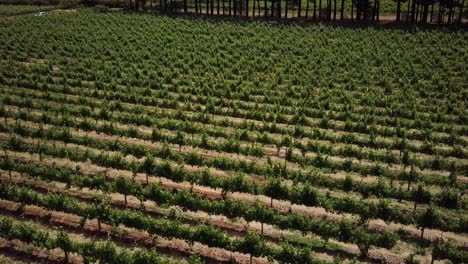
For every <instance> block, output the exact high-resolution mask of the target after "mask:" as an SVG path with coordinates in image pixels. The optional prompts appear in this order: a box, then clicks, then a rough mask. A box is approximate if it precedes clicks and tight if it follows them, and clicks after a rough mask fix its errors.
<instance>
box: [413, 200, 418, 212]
mask: <svg viewBox="0 0 468 264" xmlns="http://www.w3.org/2000/svg"><path fill="white" fill-rule="evenodd" d="M416 207H418V202H416V201H415V202H414V208H413V211H416Z"/></svg>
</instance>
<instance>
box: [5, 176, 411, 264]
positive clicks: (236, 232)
mask: <svg viewBox="0 0 468 264" xmlns="http://www.w3.org/2000/svg"><path fill="white" fill-rule="evenodd" d="M0 173H1V170H0ZM0 179H1V180H3V181H9V176H7V172H5V173H4V174H3V175H1V174H0ZM12 181H13V182H14V183H16V184H23V185H27V186H30V187H31V188H33V189H35V190H38V191H39V192H42V193H47V192H48V191H51V192H54V193H62V194H65V195H68V196H71V197H74V198H77V199H79V200H80V201H83V202H85V203H87V204H91V203H92V201H93V198H94V197H95V196H96V195H103V193H102V192H101V191H93V190H89V189H86V188H84V189H79V188H75V187H71V188H68V189H67V187H66V184H64V183H61V182H55V181H51V182H47V183H45V182H41V181H37V180H32V179H28V178H24V175H23V177H22V176H21V175H20V173H17V172H12ZM105 196H106V197H108V198H109V199H110V203H111V204H112V205H113V206H114V207H116V208H122V209H125V208H129V209H134V210H143V211H144V212H148V213H157V214H164V215H166V216H167V215H169V214H170V213H171V209H175V210H176V213H177V215H178V216H183V219H194V222H197V223H202V224H207V225H212V226H214V227H217V228H221V229H223V230H225V231H226V232H227V233H228V234H230V235H233V236H235V237H243V236H244V235H245V234H246V233H247V231H249V232H254V233H257V234H259V235H262V236H264V237H265V238H266V239H267V240H270V241H272V243H273V244H272V243H270V245H273V246H275V247H280V245H279V244H278V243H279V242H281V241H283V240H284V239H286V240H288V239H290V238H293V237H303V238H305V239H320V240H322V239H321V238H320V237H319V236H316V235H314V234H307V235H306V236H304V235H303V234H301V233H300V232H299V231H292V230H281V229H277V228H276V227H274V226H272V225H269V224H264V226H263V234H262V233H261V230H262V227H261V223H259V222H256V221H251V222H248V221H245V220H244V219H236V220H237V222H233V221H232V220H230V219H229V218H227V217H225V216H223V215H213V214H208V213H205V212H203V211H197V212H193V211H184V210H181V208H180V207H178V206H171V207H170V208H169V209H166V208H161V207H158V206H157V204H156V203H155V202H153V201H144V203H143V204H144V208H141V203H140V201H139V200H138V198H136V197H134V196H132V195H128V196H127V205H125V203H124V196H123V195H122V194H120V193H109V194H105ZM192 221H193V220H192ZM189 224H191V223H189ZM329 241H330V243H333V244H336V245H338V246H339V248H340V249H338V251H334V252H332V251H330V252H328V253H325V252H314V253H315V256H316V257H318V258H320V259H322V260H332V259H333V257H332V256H331V255H330V254H333V253H335V254H338V255H340V257H341V258H342V260H349V259H353V258H355V257H358V256H359V254H360V252H359V249H358V247H357V246H356V245H354V244H350V243H344V242H340V241H337V240H334V239H330V240H329ZM399 246H400V247H408V246H409V245H408V244H404V243H400V245H399ZM343 258H344V259H343ZM368 259H369V260H370V261H386V262H387V263H398V262H394V261H396V260H400V261H401V260H402V259H399V258H398V255H395V254H393V255H392V253H389V252H386V251H384V252H382V251H381V250H380V249H371V250H370V251H369V256H368ZM392 260H393V262H392Z"/></svg>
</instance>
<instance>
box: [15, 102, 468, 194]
mask: <svg viewBox="0 0 468 264" xmlns="http://www.w3.org/2000/svg"><path fill="white" fill-rule="evenodd" d="M36 114H37V115H40V114H42V111H38V112H37V113H36ZM7 120H8V122H15V121H16V119H13V118H7ZM76 120H77V121H82V120H83V119H81V118H76ZM107 123H108V122H104V121H97V124H99V125H104V124H107ZM22 124H24V125H26V126H28V127H30V128H37V126H38V124H37V123H34V122H30V121H22ZM113 125H114V126H115V127H116V128H119V129H128V128H130V126H128V125H126V124H120V123H113ZM43 127H44V128H49V127H56V126H52V125H44V126H43ZM134 128H135V129H137V130H138V131H139V132H140V133H142V134H146V135H147V136H151V133H152V128H149V127H145V126H138V127H134ZM72 130H74V129H72ZM78 131H81V130H78ZM160 131H165V132H166V135H170V136H173V137H174V136H175V135H176V133H175V132H173V131H170V130H166V129H164V130H160ZM89 133H92V132H86V131H81V134H76V135H78V136H85V135H88V134H89ZM100 135H103V137H105V136H106V135H105V134H103V133H99V134H98V136H100ZM185 135H186V136H187V137H188V135H187V134H185ZM110 137H112V138H113V140H114V139H115V138H118V139H120V138H121V137H120V136H110ZM197 139H200V140H201V137H200V138H198V136H197ZM132 140H136V141H138V139H134V138H132ZM143 142H145V144H146V142H149V141H146V140H143ZM217 143H218V144H219V142H217ZM152 144H153V143H152ZM160 144H161V143H160ZM250 145H251V144H248V143H242V144H241V146H242V147H248V146H250ZM161 146H162V145H161ZM184 147H185V148H189V149H190V150H196V151H197V152H199V153H200V154H201V155H204V157H206V158H214V157H219V153H224V155H225V157H226V158H231V159H232V158H235V159H239V160H245V161H249V162H251V161H255V162H256V163H258V164H261V165H264V166H266V161H265V159H263V158H257V157H254V156H245V155H243V154H237V153H229V152H217V151H210V150H206V149H200V148H193V147H188V146H184ZM263 151H264V153H266V154H267V155H268V156H269V157H270V158H271V159H272V160H273V161H276V162H278V163H279V164H282V163H284V162H285V161H284V157H285V155H286V154H285V153H286V149H285V148H282V149H281V151H280V153H279V154H280V155H278V153H277V150H276V148H268V147H265V148H264V150H263ZM294 152H295V154H296V155H301V154H300V151H299V150H297V149H296V150H295V151H294ZM298 152H299V153H298ZM308 156H309V158H314V157H316V156H317V155H316V154H315V153H310V152H309V155H308ZM326 157H327V158H329V159H330V160H333V161H335V162H344V161H346V160H351V161H352V162H353V164H355V165H361V164H362V163H364V165H367V166H371V165H373V164H375V162H372V161H367V160H361V161H358V160H356V159H348V158H341V157H337V156H326ZM285 164H287V166H288V169H289V170H293V171H301V172H303V173H309V171H308V170H306V169H305V168H304V167H301V166H300V165H298V164H296V163H293V162H288V161H287V162H286V163H285ZM380 164H381V165H384V166H385V163H380ZM388 168H389V169H390V171H392V172H393V173H399V172H401V171H402V170H403V168H402V166H401V165H395V164H393V165H392V166H388ZM311 169H316V168H311ZM409 170H410V167H409V166H408V167H407V168H406V171H407V172H408V171H409ZM419 173H421V174H423V175H437V176H440V177H448V175H449V172H447V171H433V170H430V169H425V170H420V171H419ZM348 174H349V175H350V176H351V177H353V178H355V179H356V180H358V181H361V182H367V183H371V182H377V181H378V177H377V176H371V175H368V176H362V175H360V174H357V173H347V172H345V171H338V172H337V173H324V175H327V176H330V177H333V178H336V179H344V178H345V176H346V175H348ZM457 178H458V179H459V180H460V181H462V182H464V183H468V177H466V176H463V175H457ZM400 183H401V184H404V182H403V181H400ZM431 188H432V189H431V190H432V191H440V189H438V188H437V186H435V185H432V186H431Z"/></svg>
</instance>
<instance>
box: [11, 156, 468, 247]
mask: <svg viewBox="0 0 468 264" xmlns="http://www.w3.org/2000/svg"><path fill="white" fill-rule="evenodd" d="M8 155H9V156H10V157H14V158H15V159H19V160H23V161H24V162H33V163H36V164H44V165H47V166H56V167H64V166H68V167H70V168H75V166H76V165H79V166H80V167H81V168H82V172H83V173H84V174H87V175H97V174H101V175H103V174H104V173H103V172H104V171H107V174H106V175H107V177H108V179H110V180H112V179H115V178H116V177H117V176H124V177H128V178H132V173H131V172H130V171H124V170H115V169H109V168H103V167H99V166H96V165H94V164H92V163H81V162H80V163H76V162H71V161H69V160H67V159H59V158H48V157H45V158H44V159H43V161H42V162H40V161H39V157H38V155H36V154H33V155H31V154H29V153H21V152H10V151H8ZM135 180H136V181H139V182H141V183H142V184H144V183H145V182H146V178H145V176H144V175H143V174H138V175H137V177H136V179H135ZM151 182H161V184H162V186H163V187H164V188H166V189H185V190H188V189H190V184H189V183H187V182H183V183H175V182H173V181H171V180H168V179H165V178H162V177H151V178H150V183H151ZM193 192H194V194H196V195H201V196H204V197H207V198H209V199H212V200H219V199H222V197H221V191H220V190H214V189H211V188H208V187H202V186H198V185H194V188H193ZM228 198H229V199H233V200H238V201H241V202H246V203H249V204H253V203H255V202H257V201H258V202H260V203H261V204H263V205H265V206H267V207H268V206H269V205H270V199H269V198H268V197H266V196H263V195H250V194H245V193H242V194H241V193H229V194H228ZM273 201H274V202H273V209H274V210H275V211H278V212H280V213H287V212H288V211H289V208H290V207H291V210H292V212H293V213H294V212H296V213H299V214H301V215H304V216H309V217H312V218H318V219H328V220H331V221H340V220H341V219H342V218H348V219H350V220H351V221H356V220H355V219H356V218H355V217H354V216H351V215H349V214H336V213H329V212H326V211H325V210H324V209H323V208H317V207H306V206H299V205H291V203H290V202H287V201H279V200H275V199H274V200H273ZM368 229H369V230H371V231H376V232H380V231H382V230H390V231H395V232H396V231H398V230H400V229H403V230H405V231H406V232H408V238H410V239H412V240H414V241H420V240H419V233H420V232H419V230H418V229H417V228H416V227H414V226H412V225H401V224H394V223H390V224H387V223H385V222H383V221H381V220H371V221H370V222H369V226H368ZM425 234H427V235H425V240H427V241H428V242H431V241H434V240H436V239H437V238H440V237H441V236H442V237H444V238H447V239H449V240H452V241H453V242H454V243H456V244H458V245H460V246H468V236H464V235H459V234H455V233H452V232H442V231H439V230H426V231H425Z"/></svg>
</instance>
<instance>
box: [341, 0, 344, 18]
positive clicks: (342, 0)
mask: <svg viewBox="0 0 468 264" xmlns="http://www.w3.org/2000/svg"><path fill="white" fill-rule="evenodd" d="M343 18H344V0H341V10H340V20H343Z"/></svg>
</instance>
